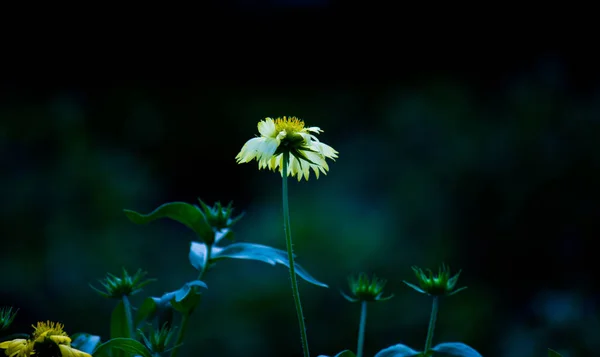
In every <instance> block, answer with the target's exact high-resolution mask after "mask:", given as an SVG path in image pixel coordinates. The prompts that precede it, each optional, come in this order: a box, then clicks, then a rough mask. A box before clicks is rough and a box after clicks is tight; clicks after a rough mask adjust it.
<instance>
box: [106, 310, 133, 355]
mask: <svg viewBox="0 0 600 357" xmlns="http://www.w3.org/2000/svg"><path fill="white" fill-rule="evenodd" d="M130 333H131V332H130V331H129V329H128V328H127V314H126V313H125V305H124V304H123V301H122V300H120V301H119V302H118V303H117V306H115V308H114V310H113V311H112V314H111V317H110V338H121V337H124V338H128V337H131V334H130ZM112 356H113V357H125V355H124V353H123V352H122V351H116V352H115V353H113V354H112Z"/></svg>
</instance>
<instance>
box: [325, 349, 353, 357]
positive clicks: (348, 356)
mask: <svg viewBox="0 0 600 357" xmlns="http://www.w3.org/2000/svg"><path fill="white" fill-rule="evenodd" d="M317 357H329V356H325V355H319V356H317ZM334 357H356V355H355V354H354V352H352V351H350V350H343V351H342V352H340V353H338V354H337V355H335V356H334Z"/></svg>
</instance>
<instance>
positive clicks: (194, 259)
mask: <svg viewBox="0 0 600 357" xmlns="http://www.w3.org/2000/svg"><path fill="white" fill-rule="evenodd" d="M207 250H208V247H207V246H206V244H204V243H198V242H192V243H191V244H190V254H189V255H188V257H189V258H190V263H191V264H192V266H193V267H194V268H196V269H198V270H202V269H204V265H205V264H206V254H207Z"/></svg>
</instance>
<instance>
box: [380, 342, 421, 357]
mask: <svg viewBox="0 0 600 357" xmlns="http://www.w3.org/2000/svg"><path fill="white" fill-rule="evenodd" d="M420 355H421V352H419V351H415V350H413V349H412V348H410V347H408V346H407V345H403V344H401V343H399V344H397V345H394V346H391V347H388V348H385V349H383V350H381V351H379V352H377V354H376V355H375V357H409V356H420Z"/></svg>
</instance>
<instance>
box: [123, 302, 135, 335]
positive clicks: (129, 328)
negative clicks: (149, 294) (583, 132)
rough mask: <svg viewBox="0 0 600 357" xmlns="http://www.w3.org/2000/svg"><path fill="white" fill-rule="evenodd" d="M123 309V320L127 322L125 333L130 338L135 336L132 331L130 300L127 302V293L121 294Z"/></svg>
mask: <svg viewBox="0 0 600 357" xmlns="http://www.w3.org/2000/svg"><path fill="white" fill-rule="evenodd" d="M121 300H122V301H123V310H125V322H126V323H127V334H128V335H129V336H128V337H130V338H135V334H134V331H133V316H132V315H131V302H129V298H128V297H127V295H123V297H122V299H121Z"/></svg>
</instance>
